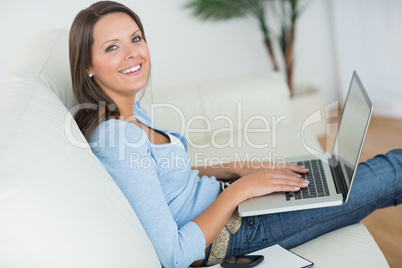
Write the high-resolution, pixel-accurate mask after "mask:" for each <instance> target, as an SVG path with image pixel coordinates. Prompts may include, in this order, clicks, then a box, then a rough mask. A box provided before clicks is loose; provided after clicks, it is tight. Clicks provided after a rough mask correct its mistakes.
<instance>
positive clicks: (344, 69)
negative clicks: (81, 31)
mask: <svg viewBox="0 0 402 268" xmlns="http://www.w3.org/2000/svg"><path fill="white" fill-rule="evenodd" d="M0 1H2V3H1V7H0V36H1V42H0V51H2V53H1V56H0V57H1V58H0V62H1V63H0V78H2V77H4V75H5V73H6V71H7V70H8V69H9V68H10V66H11V64H12V62H13V61H14V60H15V59H16V58H17V56H18V54H19V53H20V51H21V50H22V48H23V46H24V44H25V43H26V41H27V40H28V39H29V37H30V36H32V35H33V34H35V33H37V32H39V31H42V30H45V29H51V28H69V27H70V25H71V23H72V21H73V19H74V17H75V15H76V14H77V13H78V12H79V10H81V9H83V8H85V7H87V6H89V5H90V4H91V3H92V2H93V1H89V0H69V1H65V0H63V1H60V0H36V1H31V0H16V1H7V2H5V1H4V0H0ZM338 1H339V3H338ZM387 1H392V0H387ZM396 1H398V0H394V2H396ZM186 2H187V1H186V0H170V1H165V0H146V1H145V0H131V1H128V0H122V1H121V3H123V4H125V5H127V6H129V7H130V8H132V9H133V10H134V11H136V12H137V13H138V14H139V15H140V17H141V19H142V21H143V24H144V26H145V30H146V35H147V40H148V44H149V47H150V50H151V58H152V85H153V87H162V86H170V85H175V84H182V83H188V82H193V81H199V80H210V79H216V78H221V77H234V76H240V75H247V74H256V73H262V72H265V71H268V70H270V69H271V65H270V62H269V58H268V55H267V52H266V50H265V47H264V45H263V42H262V36H261V33H260V31H259V29H258V26H257V25H256V24H255V23H254V21H252V20H248V19H237V20H233V21H229V22H219V23H213V22H201V21H199V20H197V19H195V18H193V17H192V16H191V15H190V11H189V10H185V9H183V8H182V6H183V5H184V4H185V3H186ZM349 2H353V3H357V4H351V3H349ZM369 2H370V1H369ZM371 2H375V3H376V4H377V5H382V3H383V2H384V1H382V0H371ZM350 5H354V6H356V7H357V8H359V12H360V9H362V8H363V7H364V6H366V5H365V0H359V1H358V0H355V1H348V0H343V1H340V0H336V1H333V0H311V1H310V2H309V7H308V8H307V9H306V11H305V12H304V13H303V14H302V16H301V18H300V20H299V22H298V25H297V36H296V38H297V40H296V47H295V55H296V66H295V67H296V68H295V83H296V85H299V84H310V85H313V86H315V87H317V88H320V89H321V90H323V91H325V92H326V95H327V99H328V101H333V100H336V99H337V98H338V92H337V90H338V88H342V89H343V88H344V87H345V85H346V86H347V85H348V84H349V80H350V76H351V73H352V72H351V71H350V70H351V69H352V66H353V68H354V66H355V65H354V63H355V62H354V60H353V58H350V57H349V52H350V50H347V49H345V45H346V47H348V46H347V44H348V43H349V42H346V39H345V38H343V34H344V28H347V27H348V25H349V24H350V23H356V19H353V18H354V17H353V16H352V17H349V18H348V20H349V21H346V20H343V19H342V18H343V17H342V16H343V15H342V14H343V10H344V8H345V7H347V8H349V6H350ZM395 5H397V4H395ZM401 5H402V2H401V4H400V5H398V6H399V7H400V6H401ZM372 12H375V10H373V11H372ZM399 14H400V13H399ZM371 17H372V16H366V17H362V18H361V19H363V20H364V19H365V20H370V19H371ZM380 19H383V18H382V17H381V18H380ZM395 19H396V18H395ZM400 20H401V19H399V22H400ZM338 24H341V26H338ZM334 25H335V26H334ZM362 25H364V22H361V23H360V24H358V25H356V27H357V28H359V27H361V26H362ZM399 25H401V23H399ZM339 27H340V28H339ZM339 29H341V30H339ZM395 29H396V28H395ZM333 32H335V34H332V33H333ZM385 37H387V36H385ZM380 38H382V39H384V36H382V35H381V36H380ZM398 38H399V39H398V40H397V41H398V42H399V44H400V38H401V37H398ZM335 39H336V40H335ZM390 41H392V40H390ZM381 46H382V42H381V41H378V42H376V43H374V44H372V48H373V49H374V48H378V47H381ZM399 47H401V46H400V45H399ZM355 49H356V47H353V48H351V51H354V50H355ZM392 49H394V50H395V52H398V50H397V47H396V46H392ZM399 53H400V52H399ZM399 56H400V54H399ZM379 58H381V57H376V58H373V59H368V60H369V61H368V62H369V64H376V62H371V61H378V59H379ZM399 62H401V61H400V60H399ZM384 66H388V65H387V62H386V63H384ZM357 67H361V66H357ZM390 68H392V67H390ZM360 69H363V68H360ZM358 70H359V69H358ZM362 71H363V70H362ZM386 71H387V70H385V72H386ZM361 76H362V80H363V83H365V82H367V83H369V84H367V83H365V84H366V85H367V87H369V88H370V89H371V84H375V83H377V84H382V83H383V81H384V78H385V76H379V77H378V79H376V78H375V76H374V75H372V73H370V74H368V75H367V74H366V73H364V72H361ZM367 77H368V78H372V79H373V80H371V81H366V80H368V79H366V78H367ZM392 77H393V76H392ZM395 84H396V85H395V86H397V87H399V86H400V85H401V81H400V80H398V81H397V82H396V83H395ZM245 90H246V89H245ZM373 90H374V91H375V90H377V89H376V88H375V89H373ZM381 90H382V89H381ZM392 94H393V93H392ZM392 94H391V95H390V97H392Z"/></svg>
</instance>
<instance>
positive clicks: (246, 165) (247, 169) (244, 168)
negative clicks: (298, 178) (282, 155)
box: [230, 161, 308, 177]
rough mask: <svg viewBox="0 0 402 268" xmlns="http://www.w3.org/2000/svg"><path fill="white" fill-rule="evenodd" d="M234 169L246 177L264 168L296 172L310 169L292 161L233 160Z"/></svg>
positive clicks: (304, 171) (240, 175) (305, 171)
mask: <svg viewBox="0 0 402 268" xmlns="http://www.w3.org/2000/svg"><path fill="white" fill-rule="evenodd" d="M230 164H231V165H232V166H233V169H234V170H236V171H237V174H238V175H239V177H244V176H246V175H248V174H251V173H253V172H256V171H259V170H262V169H274V170H275V169H288V170H290V171H293V172H296V173H307V172H308V169H306V168H305V167H303V166H298V165H296V164H292V163H271V162H251V161H248V162H232V163H230Z"/></svg>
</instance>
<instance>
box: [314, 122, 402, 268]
mask: <svg viewBox="0 0 402 268" xmlns="http://www.w3.org/2000/svg"><path fill="white" fill-rule="evenodd" d="M334 136H335V135H334V133H333V132H331V133H328V135H327V136H326V137H322V138H320V139H319V141H320V143H321V146H322V147H323V148H324V149H326V150H327V151H328V150H330V148H332V143H333V140H334ZM395 148H402V120H396V119H391V118H382V117H373V119H372V121H371V123H370V126H369V131H368V133H367V138H366V142H365V145H364V148H363V152H362V156H361V158H360V160H361V161H365V160H367V159H369V158H371V157H373V156H375V155H376V154H379V153H386V152H387V151H389V150H391V149H395ZM362 222H363V224H364V225H365V226H366V227H367V229H368V230H369V231H370V233H371V234H372V236H373V237H374V239H375V240H376V242H377V244H378V246H379V247H380V249H381V250H382V252H383V253H384V256H385V258H386V259H387V261H388V263H389V265H390V266H391V267H392V268H399V267H401V268H402V205H400V206H397V207H391V208H385V209H380V210H377V211H375V212H374V213H373V214H371V215H370V216H368V217H367V218H365V219H364V220H363V221H362Z"/></svg>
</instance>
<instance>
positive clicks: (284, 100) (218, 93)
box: [141, 72, 291, 150]
mask: <svg viewBox="0 0 402 268" xmlns="http://www.w3.org/2000/svg"><path fill="white" fill-rule="evenodd" d="M141 104H142V106H143V107H144V108H145V109H146V110H147V111H148V114H149V115H150V117H151V118H152V119H153V120H154V121H155V123H156V124H157V125H159V126H161V127H163V128H166V129H172V130H175V131H177V132H181V133H182V134H184V135H185V136H186V138H187V139H188V141H189V147H190V150H191V149H192V147H193V148H196V147H206V145H207V144H211V143H214V141H215V140H216V139H225V138H227V137H224V136H225V135H227V136H228V135H229V133H232V134H233V133H243V132H244V131H248V130H250V129H253V130H256V131H258V130H263V129H267V126H269V125H272V123H273V122H275V120H277V119H278V118H279V117H283V116H285V117H286V118H287V120H288V121H291V118H290V117H291V116H290V114H291V112H290V99H289V88H288V87H287V85H286V83H285V81H284V79H283V77H282V75H281V74H279V73H275V72H266V73H262V74H254V75H244V76H240V77H233V78H224V79H218V80H212V81H204V82H197V83H192V84H185V85H178V86H170V87H165V88H147V89H146V90H145V93H143V98H142V99H141Z"/></svg>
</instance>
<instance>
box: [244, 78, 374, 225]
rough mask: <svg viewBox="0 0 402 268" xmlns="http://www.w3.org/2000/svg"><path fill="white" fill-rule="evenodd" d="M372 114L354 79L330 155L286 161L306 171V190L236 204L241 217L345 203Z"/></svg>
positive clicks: (271, 195)
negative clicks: (307, 184)
mask: <svg viewBox="0 0 402 268" xmlns="http://www.w3.org/2000/svg"><path fill="white" fill-rule="evenodd" d="M372 111H373V106H372V103H371V101H370V99H369V97H368V95H367V93H366V91H365V90H364V88H363V85H362V83H361V81H360V79H359V77H358V76H357V73H356V72H354V73H353V77H352V82H351V84H350V87H349V92H348V95H347V97H346V101H345V104H344V107H343V111H342V116H341V120H340V123H339V127H338V133H337V136H336V140H335V143H334V146H333V148H332V152H331V153H330V154H329V153H326V154H320V155H309V156H304V157H297V158H291V159H286V162H292V163H297V164H299V165H304V166H306V168H308V169H309V173H308V174H306V175H305V178H306V179H308V180H309V181H310V184H309V186H308V188H305V189H301V190H300V191H298V192H280V193H273V194H269V195H266V196H261V197H257V198H251V199H248V200H246V201H244V202H242V203H240V204H239V206H238V210H239V214H240V216H242V217H245V216H253V215H261V214H270V213H278V212H286V211H294V210H302V209H311V208H320V207H328V206H337V205H341V204H343V203H346V202H347V201H348V198H349V195H350V190H351V187H352V184H353V180H354V176H355V173H356V168H357V165H358V161H359V158H360V153H361V151H362V148H363V143H364V139H365V137H366V133H367V129H368V125H369V122H370V119H371V114H372Z"/></svg>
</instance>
